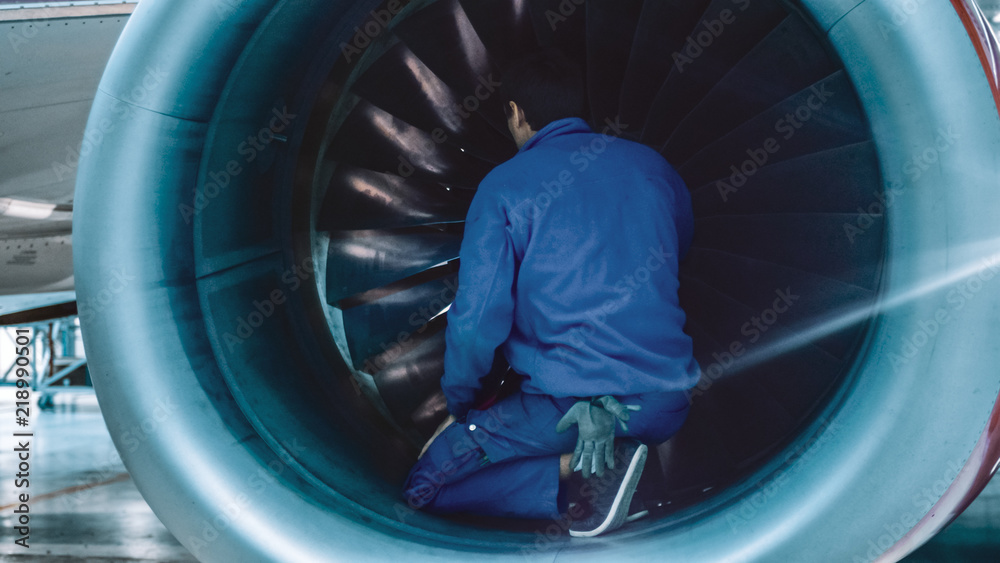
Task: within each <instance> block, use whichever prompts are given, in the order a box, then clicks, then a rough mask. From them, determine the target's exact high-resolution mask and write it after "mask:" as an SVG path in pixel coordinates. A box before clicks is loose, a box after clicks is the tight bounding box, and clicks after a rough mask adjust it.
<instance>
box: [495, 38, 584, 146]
mask: <svg viewBox="0 0 1000 563" xmlns="http://www.w3.org/2000/svg"><path fill="white" fill-rule="evenodd" d="M501 82H502V85H501V87H500V93H501V94H502V95H503V104H504V111H505V112H506V113H507V117H508V118H509V117H510V113H511V110H510V104H509V103H508V102H510V101H511V100H513V101H514V102H515V103H517V105H518V106H519V107H520V108H521V109H522V110H524V117H525V119H526V120H527V121H528V125H530V126H531V128H532V129H534V130H535V131H540V130H541V129H542V128H543V127H545V126H546V125H548V124H549V123H552V122H553V121H558V120H560V119H565V118H567V117H583V114H584V111H586V103H587V102H586V98H585V94H584V89H583V71H582V70H581V69H580V65H578V64H577V63H575V62H573V61H571V60H570V59H569V58H567V57H566V56H565V55H564V54H563V53H562V52H561V51H558V50H554V49H550V50H546V51H542V52H539V53H535V54H533V55H530V56H528V57H525V58H523V59H521V60H519V61H517V62H515V63H514V64H513V65H511V66H510V67H509V68H508V69H507V70H506V71H505V72H504V73H503V79H502V80H501Z"/></svg>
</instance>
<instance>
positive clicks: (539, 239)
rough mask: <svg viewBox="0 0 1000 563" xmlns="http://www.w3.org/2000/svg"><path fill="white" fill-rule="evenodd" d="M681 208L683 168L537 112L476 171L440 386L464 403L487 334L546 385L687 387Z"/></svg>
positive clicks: (455, 402) (532, 382) (583, 393)
mask: <svg viewBox="0 0 1000 563" xmlns="http://www.w3.org/2000/svg"><path fill="white" fill-rule="evenodd" d="M693 225H694V219H693V216H692V212H691V198H690V194H689V193H688V190H687V188H686V187H685V185H684V181H683V180H681V178H680V176H679V175H678V174H677V172H676V171H675V170H674V169H673V167H671V166H670V164H668V163H667V161H666V160H664V159H663V157H662V156H660V155H659V154H658V153H657V152H656V151H654V150H653V149H650V148H649V147H646V146H645V145H641V144H638V143H633V142H630V141H627V140H624V139H617V138H615V137H610V136H605V135H600V134H597V133H594V132H593V131H592V130H591V129H590V127H589V126H588V125H587V124H586V122H584V121H583V120H582V119H577V118H571V119H563V120H559V121H556V122H553V123H551V124H549V125H548V126H547V127H545V128H543V129H542V130H541V131H539V132H538V133H537V134H536V135H535V136H534V137H532V138H531V139H530V140H529V141H528V142H527V143H526V144H525V145H524V146H523V147H522V148H521V150H520V151H519V152H518V154H517V155H516V156H514V158H512V159H511V160H509V161H507V162H505V163H503V164H501V165H500V166H498V167H497V168H496V169H494V170H493V171H492V172H491V173H490V174H489V175H488V176H487V177H486V178H485V179H484V180H483V181H482V183H481V184H480V186H479V190H478V191H477V192H476V195H475V197H474V198H473V201H472V205H471V207H470V209H469V214H468V218H467V222H466V225H465V238H464V240H463V242H462V248H461V252H460V257H461V267H460V269H459V289H458V294H457V297H456V299H455V302H454V303H453V304H452V307H451V309H450V310H449V311H448V328H447V331H446V334H445V337H446V351H445V373H444V378H443V379H442V382H441V384H442V388H443V389H444V393H445V396H446V397H447V399H448V410H449V411H450V412H451V413H452V414H454V415H456V416H458V417H462V416H464V415H465V414H466V413H467V412H468V411H469V409H470V408H472V406H473V401H474V400H475V398H476V394H477V392H478V391H479V389H480V379H481V378H482V377H483V376H485V375H486V374H487V373H488V372H489V370H490V367H491V365H492V362H493V356H494V352H495V350H496V348H497V347H498V346H501V345H502V346H503V352H504V355H505V356H506V358H507V361H508V362H510V365H511V367H512V368H514V369H515V370H516V371H517V372H519V373H521V374H523V375H525V376H526V378H525V381H524V382H523V383H522V385H521V389H522V391H524V392H527V393H537V394H544V395H551V396H555V397H587V396H594V395H630V394H636V393H644V392H653V391H669V390H681V389H689V388H691V387H693V386H694V385H695V384H696V383H697V382H698V377H699V374H700V370H699V369H698V365H697V363H696V362H695V361H694V358H693V357H692V350H691V338H690V337H689V336H688V335H687V334H685V333H684V332H683V330H682V329H683V326H684V321H685V317H684V311H683V310H682V309H681V308H680V305H679V303H678V298H677V288H678V285H679V284H678V280H677V268H678V264H677V263H678V260H679V258H680V257H682V256H683V254H684V253H686V252H687V249H688V247H689V246H690V245H691V238H692V234H693Z"/></svg>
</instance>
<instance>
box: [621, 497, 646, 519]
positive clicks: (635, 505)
mask: <svg viewBox="0 0 1000 563" xmlns="http://www.w3.org/2000/svg"><path fill="white" fill-rule="evenodd" d="M647 516H649V509H648V508H646V503H645V502H643V500H642V499H641V498H639V497H638V496H634V497H632V502H631V503H629V505H628V516H626V517H625V522H626V523H628V522H635V521H636V520H642V519H643V518H645V517H647Z"/></svg>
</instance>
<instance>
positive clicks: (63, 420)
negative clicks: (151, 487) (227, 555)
mask: <svg viewBox="0 0 1000 563" xmlns="http://www.w3.org/2000/svg"><path fill="white" fill-rule="evenodd" d="M55 398H56V408H55V410H54V411H47V412H44V413H42V412H40V411H37V410H35V409H34V408H33V409H32V411H31V415H32V416H31V420H32V423H33V425H32V426H33V430H34V433H35V438H34V441H33V442H32V444H31V449H32V452H31V460H30V461H31V469H30V472H31V478H30V486H29V488H28V491H29V494H30V495H31V499H32V501H33V502H32V503H31V504H30V510H31V524H30V527H31V530H30V532H31V533H30V539H29V545H30V548H29V549H24V548H22V547H20V546H17V545H14V543H13V542H14V540H15V539H16V537H15V536H14V532H13V529H12V528H13V526H14V521H13V518H12V516H13V514H12V512H13V510H14V507H12V506H10V505H11V504H12V503H13V501H14V480H13V479H12V477H13V473H14V471H12V470H13V469H14V468H16V466H17V463H16V459H15V455H16V454H14V447H15V444H14V439H13V437H12V436H11V432H10V431H9V428H10V427H11V426H12V424H11V423H12V420H13V418H14V407H13V388H11V387H0V421H3V422H2V428H3V430H4V431H3V432H0V468H2V469H0V561H4V562H6V561H11V562H14V561H32V562H48V561H52V562H70V561H72V562H74V563H77V562H86V563H96V562H110V561H115V562H119V561H121V562H124V561H128V562H138V561H151V562H153V561H155V562H157V563H161V562H162V563H168V562H169V563H182V562H183V563H188V562H195V561H196V559H195V558H194V557H192V556H191V554H190V553H188V551H187V550H186V549H185V548H184V547H183V546H182V545H181V544H180V543H178V542H177V540H176V539H174V537H173V536H172V535H171V534H170V532H169V531H167V529H166V528H165V527H164V526H163V524H161V523H160V521H159V520H158V519H157V518H156V515H154V514H153V511H152V510H150V508H149V506H148V505H147V504H146V502H145V501H144V500H143V499H142V496H140V495H139V491H138V490H136V488H135V485H134V484H133V483H132V479H131V478H130V477H129V475H128V473H127V472H126V471H125V467H124V466H123V465H122V462H121V458H120V457H118V452H117V451H116V450H115V448H114V446H113V445H112V443H111V436H110V435H109V434H108V430H107V428H106V427H105V426H104V420H103V419H102V418H101V411H100V409H99V408H98V405H97V400H96V399H95V397H94V394H93V392H92V391H83V392H76V391H73V392H66V393H59V394H57V395H56V396H55ZM18 492H23V490H19V491H18Z"/></svg>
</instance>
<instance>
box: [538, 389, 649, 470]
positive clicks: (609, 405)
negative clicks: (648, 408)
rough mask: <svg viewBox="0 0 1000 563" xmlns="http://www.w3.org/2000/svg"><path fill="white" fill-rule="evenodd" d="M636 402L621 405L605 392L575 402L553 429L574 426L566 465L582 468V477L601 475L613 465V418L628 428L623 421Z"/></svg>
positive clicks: (561, 429)
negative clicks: (570, 456)
mask: <svg viewBox="0 0 1000 563" xmlns="http://www.w3.org/2000/svg"><path fill="white" fill-rule="evenodd" d="M641 408H642V407H640V406H638V405H622V404H621V403H619V402H618V401H617V400H616V399H615V398H614V397H612V396H610V395H605V396H603V397H595V398H593V399H591V400H589V401H577V403H576V404H574V405H573V406H572V407H570V409H569V410H568V411H567V412H566V414H565V415H564V416H563V417H562V418H561V419H559V422H558V424H556V432H565V431H566V430H568V429H569V427H570V426H572V425H574V424H576V425H577V426H578V430H579V435H578V436H577V439H576V450H575V451H574V452H573V460H572V461H570V466H571V467H573V468H574V469H573V470H574V471H581V470H582V471H583V477H584V478H589V477H590V475H591V473H596V474H597V476H598V477H600V476H602V475H604V467H605V466H607V467H608V469H614V467H615V421H616V420H617V421H618V422H619V423H620V424H621V425H622V430H623V431H626V432H627V431H628V427H627V426H626V425H625V422H626V421H627V420H628V419H629V417H630V414H629V411H637V410H640V409H641Z"/></svg>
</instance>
